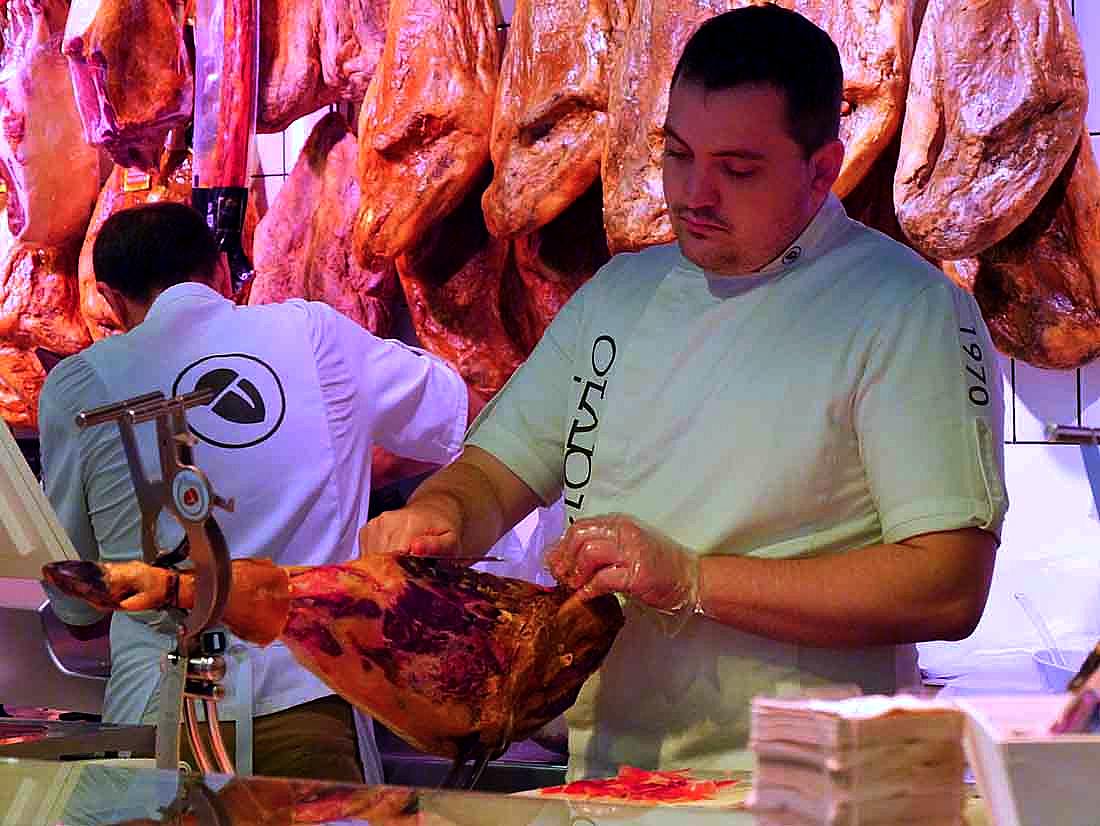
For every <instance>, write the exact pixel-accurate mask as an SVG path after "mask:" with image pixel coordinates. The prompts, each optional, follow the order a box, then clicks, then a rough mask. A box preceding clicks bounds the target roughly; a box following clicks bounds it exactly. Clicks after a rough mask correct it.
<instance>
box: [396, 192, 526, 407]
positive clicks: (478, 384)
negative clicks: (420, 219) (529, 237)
mask: <svg viewBox="0 0 1100 826" xmlns="http://www.w3.org/2000/svg"><path fill="white" fill-rule="evenodd" d="M487 182H488V181H487V176H483V178H482V181H481V185H480V186H476V187H475V188H474V189H473V190H472V191H471V192H470V193H469V194H468V195H467V196H466V198H465V200H463V201H462V202H461V203H460V204H459V205H458V208H457V209H455V210H454V211H452V212H451V213H450V214H449V215H447V216H446V217H444V218H443V219H441V220H439V221H437V222H436V223H435V224H433V225H432V226H431V227H430V228H429V229H428V231H427V233H426V235H425V237H424V238H422V239H421V241H420V243H418V244H417V245H416V246H414V247H413V248H412V249H410V250H409V251H408V252H406V253H404V254H403V255H401V256H400V257H399V258H398V259H397V273H398V276H399V277H400V279H401V286H402V288H403V289H404V291H405V301H406V303H407V304H408V307H409V314H410V315H411V316H412V320H413V326H414V327H415V328H416V334H417V337H418V338H419V340H420V343H421V344H422V345H423V346H424V347H426V348H427V349H428V350H431V351H432V352H433V353H435V354H436V355H438V356H440V357H441V358H444V359H446V360H447V361H449V362H450V363H451V364H453V365H454V367H455V369H457V370H458V372H459V374H461V376H462V378H464V379H465V380H466V383H467V384H469V385H470V386H471V387H472V388H473V389H474V390H476V391H477V392H478V393H480V394H481V395H482V396H484V397H486V398H488V397H490V396H492V395H493V394H494V393H496V392H497V391H498V390H499V389H500V388H501V387H502V386H503V385H504V382H506V381H508V377H509V376H511V375H512V373H513V372H514V371H515V369H516V368H517V367H519V365H520V364H521V363H522V361H523V359H524V358H526V356H527V352H526V351H524V350H523V349H521V346H520V344H519V335H518V334H517V330H516V327H514V326H513V325H512V320H511V319H510V318H506V317H505V315H504V312H503V298H504V296H505V295H507V293H508V287H507V285H509V284H512V283H514V281H515V279H516V272H515V266H514V262H513V260H512V249H511V244H510V243H509V242H507V241H501V240H500V239H497V238H493V237H492V236H491V235H489V232H488V230H486V229H485V219H484V216H483V215H482V212H481V195H482V192H483V191H484V188H485V185H486V184H487Z"/></svg>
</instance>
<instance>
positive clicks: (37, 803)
mask: <svg viewBox="0 0 1100 826" xmlns="http://www.w3.org/2000/svg"><path fill="white" fill-rule="evenodd" d="M134 766H141V767H140V768H135V767H134ZM151 766H152V763H151V761H148V762H147V761H134V760H130V761H115V762H94V761H87V762H45V761H35V760H11V759H7V760H2V761H0V812H3V814H2V815H0V824H3V826H8V824H12V825H13V826H14V824H19V826H58V825H59V824H64V826H154V824H165V826H167V825H168V824H179V825H180V826H260V824H264V825H265V826H283V825H285V826H290V824H307V823H308V824H334V825H335V824H339V825H340V826H368V824H369V826H513V824H514V826H602V824H616V826H620V825H621V826H625V825H626V824H632V826H708V825H709V824H715V826H717V824H726V825H727V826H739V824H746V826H748V825H749V824H753V823H754V818H753V817H752V815H750V814H749V813H747V812H745V811H742V810H738V809H733V808H729V807H726V808H722V809H702V808H693V807H679V806H677V807H672V806H658V807H646V806H632V805H618V806H617V805H608V804H604V803H595V802H589V801H573V800H558V799H548V798H540V797H538V796H537V795H536V796H518V795H505V794H486V793H481V792H457V791H444V790H436V789H413V788H406V787H401V786H354V785H341V784H335V783H322V782H318V781H313V780H282V779H276V778H262V777H226V776H223V775H206V776H195V775H181V774H178V773H176V772H170V771H160V770H157V769H155V768H152V767H151ZM747 787H748V784H747V783H746V791H747ZM525 794H527V795H530V794H531V793H525Z"/></svg>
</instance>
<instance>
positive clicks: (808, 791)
mask: <svg viewBox="0 0 1100 826" xmlns="http://www.w3.org/2000/svg"><path fill="white" fill-rule="evenodd" d="M964 722H965V715H964V714H963V713H962V712H961V711H959V710H958V709H956V708H955V707H954V706H953V705H949V704H946V703H936V702H934V701H929V700H919V699H917V698H915V697H908V696H897V697H883V696H870V697H852V698H849V699H845V700H773V699H768V698H763V697H758V698H756V699H755V700H753V704H752V739H751V743H752V748H753V751H754V752H755V753H756V774H755V776H754V778H753V789H752V793H751V794H750V796H749V801H748V802H749V806H750V807H751V808H752V809H753V810H754V812H755V813H756V815H757V823H758V824H759V826H804V824H806V825H808V824H813V826H826V825H827V826H833V824H837V826H887V825H888V824H889V826H907V825H908V824H918V823H919V824H922V825H923V826H957V824H959V823H961V822H962V810H963V803H964V791H963V769H964V766H963V761H964V756H963V746H962V738H963V731H964Z"/></svg>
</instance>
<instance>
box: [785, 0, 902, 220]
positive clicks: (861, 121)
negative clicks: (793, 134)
mask: <svg viewBox="0 0 1100 826" xmlns="http://www.w3.org/2000/svg"><path fill="white" fill-rule="evenodd" d="M911 2H913V0H844V2H837V0H780V2H779V5H781V6H786V7H787V8H792V9H794V10H795V11H797V12H800V13H801V14H803V15H805V16H806V17H807V18H808V19H810V20H812V21H813V22H814V23H816V24H817V25H818V26H820V27H821V28H822V29H824V30H825V31H827V32H828V33H829V36H830V37H832V39H833V41H834V42H835V43H836V45H837V49H838V50H839V51H840V60H841V63H842V64H843V66H844V92H843V95H844V97H843V104H842V106H841V118H840V139H841V140H842V141H843V142H844V165H843V166H842V167H841V169H840V177H838V178H837V180H836V183H835V184H833V192H835V193H836V194H837V195H838V196H839V197H841V198H843V197H845V196H846V195H848V193H849V192H851V191H852V190H853V189H855V188H856V187H857V186H858V185H859V183H860V182H861V181H862V180H863V178H864V176H865V175H866V174H867V173H868V172H869V171H870V170H871V167H872V166H874V164H875V161H876V160H877V159H878V157H879V156H880V155H881V154H882V152H883V151H884V150H885V149H886V148H887V147H888V146H889V145H890V142H891V141H892V140H893V138H894V136H895V135H896V134H897V133H898V131H899V129H900V128H901V118H902V112H904V111H905V93H906V90H907V89H908V86H909V65H910V62H911V60H912V55H913V9H912V8H911V6H910V3H911Z"/></svg>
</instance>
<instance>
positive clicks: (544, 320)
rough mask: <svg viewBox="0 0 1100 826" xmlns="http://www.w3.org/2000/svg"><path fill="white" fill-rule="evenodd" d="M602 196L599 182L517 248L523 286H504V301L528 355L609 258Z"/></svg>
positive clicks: (518, 241) (517, 241) (525, 237)
mask: <svg viewBox="0 0 1100 826" xmlns="http://www.w3.org/2000/svg"><path fill="white" fill-rule="evenodd" d="M601 196H602V193H601V190H600V183H599V180H597V181H596V182H595V183H593V184H592V186H591V187H589V189H588V191H587V192H585V193H583V194H582V195H581V196H580V197H579V198H577V200H575V201H573V203H571V204H570V205H569V206H568V207H567V208H566V210H565V211H564V212H563V213H562V214H561V215H559V216H558V217H557V218H555V219H554V220H553V221H551V222H550V223H548V224H546V225H545V226H542V227H540V228H539V229H537V230H535V231H534V232H531V233H528V234H527V235H523V236H520V237H519V238H516V239H515V241H514V242H513V250H514V255H515V268H516V273H517V275H518V276H519V281H518V284H517V283H516V282H514V281H508V282H505V284H506V286H505V289H504V290H503V298H502V300H503V304H504V307H505V311H504V316H505V317H506V318H508V319H510V321H511V323H512V325H513V326H514V328H515V329H516V341H517V342H518V344H519V347H520V349H521V351H522V352H523V353H524V354H529V353H530V352H531V350H533V349H534V347H535V345H536V344H537V343H538V341H539V339H540V338H542V334H543V333H544V332H545V331H546V328H547V327H548V326H549V325H550V322H551V321H553V320H554V316H555V315H557V314H558V310H560V309H561V308H562V305H564V304H565V302H566V301H568V300H569V298H570V297H571V296H572V295H573V293H574V292H576V290H577V288H578V287H580V285H581V284H583V283H584V282H585V281H587V280H588V279H589V278H591V277H592V275H593V274H594V273H595V272H596V270H598V269H599V268H600V267H602V266H603V265H604V264H605V263H606V262H607V260H608V258H610V253H609V252H608V251H607V237H606V236H605V235H604V231H603V210H602V199H601ZM512 285H514V288H513V289H508V286H512Z"/></svg>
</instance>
